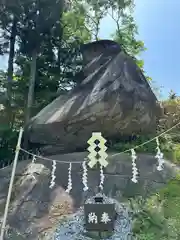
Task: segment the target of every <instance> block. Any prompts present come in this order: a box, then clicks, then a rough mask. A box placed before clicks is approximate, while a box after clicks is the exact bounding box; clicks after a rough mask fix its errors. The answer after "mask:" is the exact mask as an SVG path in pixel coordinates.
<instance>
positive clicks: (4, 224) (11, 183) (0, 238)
mask: <svg viewBox="0 0 180 240" xmlns="http://www.w3.org/2000/svg"><path fill="white" fill-rule="evenodd" d="M22 134H23V128H20V131H19V137H18V142H17V146H16V153H15V157H14V162H13V168H12V173H11V179H10V183H9V189H8V195H7V200H6V206H5V210H4V218H3V222H2V225H1V235H0V240H4V233H5V228H6V221H7V216H8V209H9V204H10V200H11V193H12V188H13V183H14V177H15V173H16V166H17V161H18V157H19V151H20V146H21V140H22Z"/></svg>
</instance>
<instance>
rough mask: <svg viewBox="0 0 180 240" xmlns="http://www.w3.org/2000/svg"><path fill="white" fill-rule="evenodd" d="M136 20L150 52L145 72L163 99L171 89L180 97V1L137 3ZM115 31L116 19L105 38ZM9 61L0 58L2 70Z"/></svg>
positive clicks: (107, 22) (105, 28) (106, 25)
mask: <svg viewBox="0 0 180 240" xmlns="http://www.w3.org/2000/svg"><path fill="white" fill-rule="evenodd" d="M135 4H136V8H135V19H136V22H137V25H138V27H139V39H140V40H143V41H144V43H145V46H146V47H147V51H146V52H144V53H143V54H142V58H143V59H144V62H145V71H146V72H147V74H148V75H149V76H150V77H152V79H153V81H154V82H155V83H156V86H158V87H162V97H166V96H167V95H168V93H169V91H170V90H171V89H173V90H174V91H175V92H176V93H177V94H179V95H180V79H179V78H180V77H179V76H180V0H135ZM114 31H115V24H114V22H113V20H112V19H110V18H109V17H106V18H105V19H104V20H103V21H102V23H101V31H100V37H101V38H110V35H111V33H113V32H114ZM6 65H7V59H6V58H5V57H4V58H3V59H2V58H1V59H0V69H2V68H5V67H6Z"/></svg>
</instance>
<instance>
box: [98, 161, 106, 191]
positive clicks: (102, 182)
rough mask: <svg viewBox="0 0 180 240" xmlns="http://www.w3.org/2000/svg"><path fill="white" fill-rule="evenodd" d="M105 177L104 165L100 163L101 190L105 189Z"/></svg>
mask: <svg viewBox="0 0 180 240" xmlns="http://www.w3.org/2000/svg"><path fill="white" fill-rule="evenodd" d="M104 179H105V176H104V171H103V166H102V165H100V184H99V188H100V189H101V190H103V188H104Z"/></svg>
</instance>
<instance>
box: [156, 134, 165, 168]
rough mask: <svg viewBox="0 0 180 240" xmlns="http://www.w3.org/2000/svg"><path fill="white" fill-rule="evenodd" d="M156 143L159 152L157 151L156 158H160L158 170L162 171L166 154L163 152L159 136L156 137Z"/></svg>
mask: <svg viewBox="0 0 180 240" xmlns="http://www.w3.org/2000/svg"><path fill="white" fill-rule="evenodd" d="M156 144H157V147H156V150H157V153H156V156H155V158H157V159H158V166H157V170H158V171H161V170H163V166H164V154H163V153H162V152H161V149H160V143H159V138H158V137H157V138H156Z"/></svg>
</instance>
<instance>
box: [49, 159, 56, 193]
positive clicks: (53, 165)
mask: <svg viewBox="0 0 180 240" xmlns="http://www.w3.org/2000/svg"><path fill="white" fill-rule="evenodd" d="M55 171H56V161H55V160H53V162H52V171H51V182H50V186H49V188H51V189H52V188H53V187H54V185H55V179H56V176H55Z"/></svg>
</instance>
